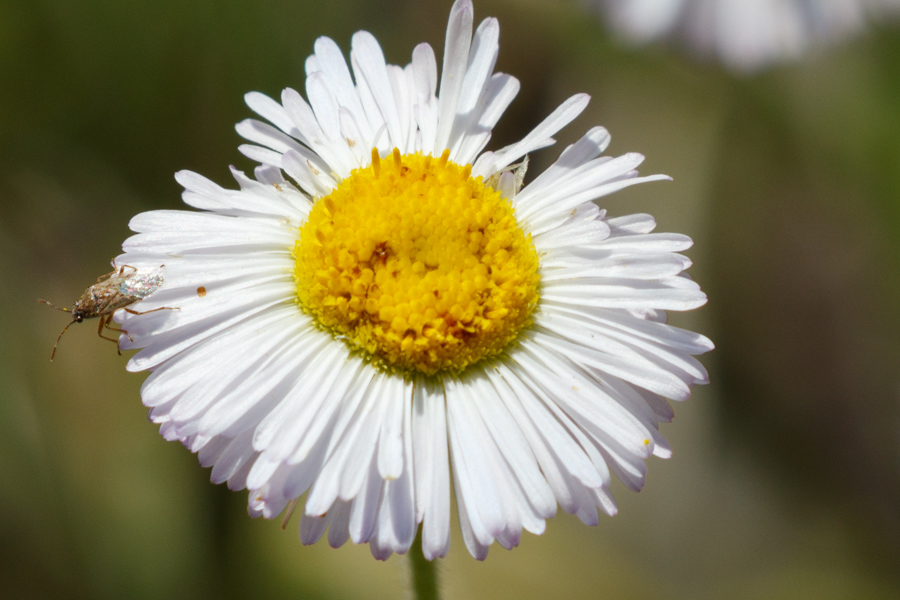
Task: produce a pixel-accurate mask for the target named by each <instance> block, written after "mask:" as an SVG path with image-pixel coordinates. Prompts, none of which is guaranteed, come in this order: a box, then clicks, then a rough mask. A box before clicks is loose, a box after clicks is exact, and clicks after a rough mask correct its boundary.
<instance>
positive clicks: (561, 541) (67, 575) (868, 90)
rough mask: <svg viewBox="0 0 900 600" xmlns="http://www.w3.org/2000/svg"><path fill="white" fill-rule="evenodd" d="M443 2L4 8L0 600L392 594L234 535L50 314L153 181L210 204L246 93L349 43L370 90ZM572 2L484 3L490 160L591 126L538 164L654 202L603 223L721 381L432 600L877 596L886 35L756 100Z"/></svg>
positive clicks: (623, 204)
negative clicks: (209, 182) (490, 51)
mask: <svg viewBox="0 0 900 600" xmlns="http://www.w3.org/2000/svg"><path fill="white" fill-rule="evenodd" d="M450 4H451V2H450V0H441V1H437V0H418V1H416V0H408V1H405V0H384V1H381V2H377V3H375V2H370V1H367V0H340V1H338V0H335V1H332V2H325V3H318V2H302V1H296V0H290V1H289V0H258V1H255V2H249V1H238V0H224V1H218V2H213V1H212V0H155V1H153V2H147V1H131V2H120V1H114V0H93V1H79V0H28V1H27V2H26V1H24V0H18V1H17V0H0V206H2V215H0V256H2V258H0V277H2V285H3V294H2V295H0V302H2V304H0V323H2V332H3V343H2V346H0V352H2V360H0V482H2V483H0V590H2V592H0V595H2V596H4V597H17V598H51V597H52V598H98V599H103V598H169V599H175V598H192V599H204V598H225V599H230V598H235V599H236V598H250V597H253V598H322V599H329V598H353V597H359V598H399V597H404V594H405V593H406V592H405V590H406V589H407V587H408V586H407V583H406V581H407V578H408V573H407V571H406V561H405V558H404V557H394V558H392V559H391V560H389V561H388V562H387V563H380V562H377V561H375V560H373V559H372V558H371V556H370V555H369V552H368V548H367V547H353V546H346V547H344V548H342V549H340V550H332V549H331V548H329V547H328V546H327V544H326V543H324V542H322V543H320V544H318V545H316V546H313V547H303V546H302V545H301V544H300V542H299V540H298V538H297V534H296V529H295V527H296V520H295V521H293V522H292V524H291V525H290V526H289V528H288V531H281V529H280V528H279V523H278V522H268V521H261V520H259V521H254V520H251V519H249V518H248V517H247V515H246V508H245V507H246V495H245V493H243V492H242V493H232V492H228V491H227V490H226V489H225V488H224V487H222V486H218V487H215V486H212V485H211V484H209V482H208V472H207V471H206V470H204V469H201V468H199V466H198V465H197V464H196V458H195V457H194V456H192V455H191V454H190V453H188V452H187V451H186V450H185V449H184V448H183V447H181V446H180V445H179V444H171V443H166V442H164V441H163V440H162V439H161V438H160V437H159V435H158V434H157V432H156V428H155V427H154V426H153V425H151V424H150V423H149V422H148V421H147V420H146V416H145V415H146V411H145V409H144V408H143V407H142V406H141V403H140V397H139V387H140V384H141V381H142V380H143V376H142V375H134V374H128V373H126V372H125V368H124V367H125V362H126V357H118V356H117V355H116V353H115V352H114V350H113V348H112V344H109V343H107V342H103V341H101V340H99V339H97V336H96V331H95V329H94V326H92V325H91V324H85V325H82V326H80V327H73V328H72V329H71V330H70V331H69V333H68V334H67V336H66V338H65V339H64V340H63V341H62V343H61V345H60V348H59V353H58V354H57V358H56V361H55V362H54V363H53V364H51V363H50V362H49V361H48V358H49V353H50V349H51V347H52V345H53V341H54V339H55V338H56V335H57V333H58V332H59V330H60V329H61V328H62V327H63V325H65V323H66V322H67V318H66V317H65V315H61V314H59V313H57V312H55V311H52V310H50V309H48V308H47V307H46V306H43V305H40V304H38V303H37V302H35V298H37V297H41V298H47V299H49V300H51V301H53V302H56V303H58V304H63V305H68V304H69V303H71V301H72V300H74V299H75V298H76V297H78V296H79V295H80V293H81V292H82V290H83V289H84V288H85V287H86V286H87V285H88V284H89V283H91V282H93V280H94V278H95V277H97V276H98V275H99V274H101V273H105V272H106V271H108V262H109V260H110V259H111V258H112V257H113V256H115V255H116V254H117V253H118V252H119V247H120V244H121V242H122V240H123V239H124V238H125V237H127V236H128V235H129V232H128V229H127V223H128V220H129V218H130V217H131V216H133V215H134V214H136V213H138V212H141V211H145V210H150V209H158V208H169V209H172V208H180V207H181V206H182V204H181V202H180V198H179V196H180V188H179V186H178V185H177V184H176V183H175V181H174V179H173V177H172V175H173V173H174V172H175V171H176V170H179V169H191V170H194V171H197V172H199V173H202V174H204V175H206V176H208V177H210V178H212V179H213V180H215V181H217V182H219V183H221V184H223V185H226V186H229V187H231V186H232V183H230V181H229V180H230V176H229V174H228V170H227V167H228V165H229V164H234V165H237V166H238V167H239V168H242V169H244V170H246V171H250V170H252V167H253V165H252V163H250V161H248V160H246V159H244V158H243V157H242V156H241V155H240V154H239V153H238V152H237V149H236V147H237V145H238V143H240V139H239V138H238V136H237V134H236V133H235V132H234V129H233V127H232V125H233V124H234V123H236V122H237V121H239V120H241V119H244V118H246V117H248V116H250V115H251V113H250V111H249V109H247V108H246V107H245V106H244V104H243V99H242V97H243V94H244V92H246V91H249V90H258V91H262V92H265V93H267V94H269V95H271V96H275V97H277V96H278V94H279V93H280V90H281V89H282V88H283V87H286V86H291V87H295V88H297V89H301V90H302V88H303V61H304V59H305V57H306V56H307V55H308V54H309V53H310V52H311V51H312V45H313V41H314V39H315V38H316V37H317V36H319V35H328V36H330V37H332V38H334V39H335V40H336V41H337V42H338V43H339V44H340V45H341V46H342V47H343V48H345V49H348V48H349V40H350V36H351V35H352V33H353V32H354V31H356V30H358V29H363V28H365V29H368V30H369V31H371V32H373V33H374V34H375V35H376V37H378V39H379V40H380V41H381V43H382V45H383V47H384V49H385V53H386V55H387V58H388V60H389V61H390V62H394V63H400V64H406V63H407V62H408V61H409V57H410V53H411V51H412V48H413V46H414V45H415V44H416V43H418V42H420V41H428V42H430V43H431V44H432V45H433V46H434V47H435V48H436V50H437V52H438V56H440V55H441V49H442V46H443V33H444V27H445V24H446V18H447V14H448V11H449V6H450ZM582 8H583V6H582V5H579V4H578V3H575V2H552V1H540V2H539V1H536V0H527V1H524V0H523V1H519V2H514V1H512V0H480V1H478V2H476V7H475V9H476V20H477V21H480V20H481V19H482V18H484V17H487V16H491V15H493V16H497V17H499V18H500V24H501V53H500V59H499V63H498V69H499V70H502V71H505V72H508V73H512V74H514V75H516V76H517V77H518V78H520V79H521V81H522V92H521V94H520V96H519V98H518V99H517V100H516V102H515V103H514V104H513V106H512V108H511V109H510V111H509V113H508V114H507V115H506V118H505V119H504V120H503V121H502V122H501V125H500V126H499V128H498V129H497V131H496V132H495V137H494V140H493V142H492V147H493V148H497V147H500V146H502V145H504V144H506V143H508V142H510V141H512V140H514V139H516V138H518V137H519V136H521V135H522V134H523V133H524V132H526V131H527V130H528V129H530V128H531V127H532V126H534V125H535V124H536V123H537V122H538V121H540V120H541V119H542V118H543V117H544V116H545V115H546V114H548V113H549V112H550V111H551V110H552V109H553V108H554V107H555V106H556V105H557V103H559V102H560V101H561V100H562V99H564V98H565V97H567V96H569V95H571V94H573V93H576V92H581V91H586V92H589V93H590V94H591V95H592V96H593V101H592V103H591V105H590V107H589V108H588V111H587V112H586V114H585V115H583V116H582V117H580V118H579V119H578V120H577V121H576V122H575V124H574V125H572V126H570V127H569V128H568V130H566V131H564V132H563V133H562V134H561V135H560V136H559V141H560V144H559V145H558V146H557V148H556V149H555V150H553V149H551V150H549V151H544V152H542V153H538V154H537V155H535V156H533V157H532V159H533V162H532V166H533V170H532V172H539V170H540V169H541V168H542V167H543V166H544V165H546V164H548V162H549V161H550V160H552V159H553V158H555V156H556V154H557V153H558V151H559V149H560V148H561V146H562V145H563V144H566V143H569V142H571V141H573V140H574V139H575V138H577V137H578V136H580V135H581V133H582V132H583V131H584V130H586V129H587V128H588V127H590V126H592V125H594V124H602V125H604V126H605V127H607V128H608V129H609V130H610V131H611V132H612V134H613V144H612V146H611V152H612V153H613V154H622V153H624V152H627V151H639V152H642V153H644V154H645V155H646V156H647V162H646V163H645V165H644V167H643V168H642V172H643V173H645V174H650V173H655V172H662V173H667V174H669V175H671V176H672V177H673V178H674V180H675V181H674V182H673V183H652V184H647V185H642V186H638V187H635V188H631V189H629V190H626V191H624V192H620V193H618V194H616V195H615V196H614V197H611V198H606V199H604V200H603V201H602V202H603V204H602V206H604V207H606V208H608V209H609V211H610V212H611V213H612V214H614V215H617V214H626V213H631V212H651V213H653V214H654V215H655V216H656V217H657V220H658V222H659V224H660V230H664V231H679V232H684V233H687V234H689V235H691V236H692V237H693V238H694V240H695V243H696V244H695V247H694V248H693V249H692V250H691V251H690V252H689V254H690V256H691V257H692V258H693V260H694V261H695V263H696V266H695V267H693V269H692V271H691V273H692V274H693V276H694V278H695V279H697V280H698V281H699V282H700V283H701V284H702V285H703V286H704V289H706V290H707V292H708V293H709V296H710V302H709V304H708V306H707V307H705V308H703V309H701V310H699V311H695V312H693V313H690V314H685V315H674V316H672V322H673V323H675V324H677V325H680V326H684V327H690V328H692V329H695V330H699V331H702V332H703V333H706V334H707V335H709V336H710V337H712V338H713V340H714V341H715V342H716V344H717V345H718V349H717V350H716V351H715V352H714V353H713V354H711V355H709V356H707V357H706V358H704V359H703V360H704V363H705V364H706V365H707V366H708V368H709V369H710V373H711V377H712V381H713V383H712V385H710V386H708V387H705V388H700V389H697V390H696V392H695V394H694V396H693V397H692V398H691V400H690V401H689V402H687V403H685V404H684V405H679V406H677V407H676V411H677V418H676V420H675V421H674V422H673V423H672V424H669V425H665V426H663V431H664V433H665V434H666V436H667V437H668V438H669V440H670V441H671V443H672V446H673V448H674V457H673V458H672V459H670V460H668V461H662V460H659V459H653V460H651V462H650V464H649V479H648V484H647V487H646V488H645V489H644V491H642V492H641V493H640V494H632V493H629V492H627V491H626V490H624V488H623V487H621V486H617V487H616V488H615V492H616V494H617V498H618V500H619V505H620V512H619V515H618V516H616V517H615V518H605V519H602V520H601V522H600V525H599V526H598V527H596V528H588V527H585V526H583V525H582V524H581V523H580V522H579V521H578V520H577V519H575V518H574V517H571V516H569V515H565V514H560V515H558V516H557V517H556V518H555V519H553V520H552V521H550V522H549V523H548V530H547V533H546V534H545V535H543V536H541V537H535V536H531V535H527V534H526V536H525V537H524V538H523V541H522V545H521V547H520V548H518V549H516V550H514V551H512V552H506V551H504V550H503V549H501V548H499V547H497V546H495V547H494V548H493V549H492V551H491V554H490V556H489V557H488V559H487V561H485V562H484V563H478V562H476V561H474V560H473V559H472V558H471V557H469V555H468V554H467V553H466V551H465V548H464V547H463V544H462V541H461V539H459V537H458V535H457V537H455V538H454V540H453V546H452V550H451V553H450V555H449V557H448V558H447V559H445V560H442V561H440V569H441V579H442V582H443V586H444V588H445V590H446V597H447V598H515V599H522V598H543V597H572V598H617V599H619V598H622V599H631V598H633V599H644V598H646V599H656V598H665V599H691V600H695V599H707V598H709V599H719V598H729V599H744V598H747V599H750V598H766V599H780V598H785V599H787V598H790V599H794V598H810V599H812V598H815V599H817V600H820V599H832V598H833V599H841V598H874V599H880V598H884V599H891V598H898V597H900V408H898V407H900V368H898V365H900V360H898V359H900V311H898V306H900V276H898V274H900V270H898V266H900V29H896V28H891V27H890V26H888V25H878V26H876V27H874V28H873V30H872V31H871V32H870V33H869V34H868V35H865V36H862V37H860V38H858V39H855V40H853V41H852V42H850V43H849V44H846V45H844V46H842V47H840V48H836V49H833V50H830V51H827V52H824V53H818V54H815V55H813V56H810V57H808V59H807V60H805V61H804V62H803V63H802V64H798V65H789V66H783V67H779V68H776V69H773V70H770V71H768V72H765V73H763V74H761V75H758V76H754V77H750V78H748V77H738V76H734V75H732V74H730V73H727V72H725V71H723V70H722V69H721V68H719V67H717V66H715V65H711V64H706V65H703V64H700V65H698V64H696V63H693V62H691V61H690V60H689V59H687V58H685V57H684V56H682V55H681V54H679V53H678V52H672V51H670V50H669V49H667V48H665V47H651V48H648V49H644V50H641V51H635V50H629V49H625V48H622V47H621V46H619V45H617V44H616V43H614V42H613V41H612V38H611V37H610V36H609V35H608V34H607V33H606V31H605V30H604V28H603V25H602V23H601V22H600V21H599V20H598V19H594V18H591V17H590V16H589V15H587V14H586V13H585V12H583V11H582Z"/></svg>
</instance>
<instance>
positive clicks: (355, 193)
mask: <svg viewBox="0 0 900 600" xmlns="http://www.w3.org/2000/svg"><path fill="white" fill-rule="evenodd" d="M471 170H472V167H471V165H463V166H461V165H457V164H455V163H453V162H451V161H450V160H449V152H444V154H443V155H442V156H441V157H439V158H434V157H432V156H424V155H422V154H418V153H417V154H407V155H401V154H400V152H399V151H398V150H396V149H395V150H394V152H393V154H392V155H391V156H390V157H388V158H384V159H382V158H381V157H379V155H378V154H377V152H376V151H374V150H373V152H372V164H371V165H370V166H369V167H366V168H360V169H356V170H355V171H353V172H352V173H351V174H350V176H349V177H347V178H346V179H344V180H343V181H341V183H340V184H339V185H338V187H337V189H335V190H334V191H333V192H332V193H331V194H329V195H327V196H325V197H323V198H320V199H318V200H317V201H316V202H315V204H314V205H313V208H312V210H311V211H310V214H309V218H308V219H307V221H306V222H305V223H304V224H303V225H302V226H301V228H300V236H299V240H298V241H297V243H296V246H295V248H294V257H295V259H296V267H295V270H294V276H295V278H296V282H297V297H298V301H299V304H300V307H301V308H302V309H303V311H304V312H306V313H307V314H309V315H311V316H312V317H313V318H314V319H315V320H316V322H317V323H318V325H319V326H320V327H321V328H323V329H325V330H326V331H328V332H330V333H331V334H332V335H334V336H335V337H336V338H338V337H339V338H340V339H343V340H344V341H345V342H346V343H347V344H348V345H349V346H350V347H351V349H353V350H355V351H359V352H362V353H364V354H365V355H367V356H368V357H369V358H370V359H371V360H372V362H373V363H375V364H376V365H380V366H381V367H384V368H386V369H388V370H390V371H402V372H420V373H424V374H427V375H433V374H436V373H439V372H445V371H449V372H460V371H462V370H464V369H466V368H467V367H468V366H469V365H472V364H474V363H476V362H478V361H480V360H482V359H484V358H487V357H491V356H496V355H498V354H500V353H501V352H503V351H504V349H505V348H507V347H508V346H509V345H510V344H512V343H514V341H515V339H516V338H517V336H518V334H519V332H520V331H521V330H522V329H523V328H525V327H527V326H529V325H530V324H531V314H532V312H533V310H534V308H535V306H536V305H537V302H538V299H539V283H540V274H539V261H538V255H537V252H536V251H535V248H534V244H533V243H532V241H531V235H530V234H526V233H525V232H524V231H523V230H522V228H521V227H520V226H519V224H518V222H517V221H516V218H515V214H514V211H513V207H512V205H511V203H510V202H509V200H508V199H507V198H505V197H503V196H502V195H501V194H500V192H498V191H497V190H495V189H493V188H491V187H489V186H487V185H485V184H484V182H483V181H482V178H481V177H477V178H473V177H472V176H471Z"/></svg>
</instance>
